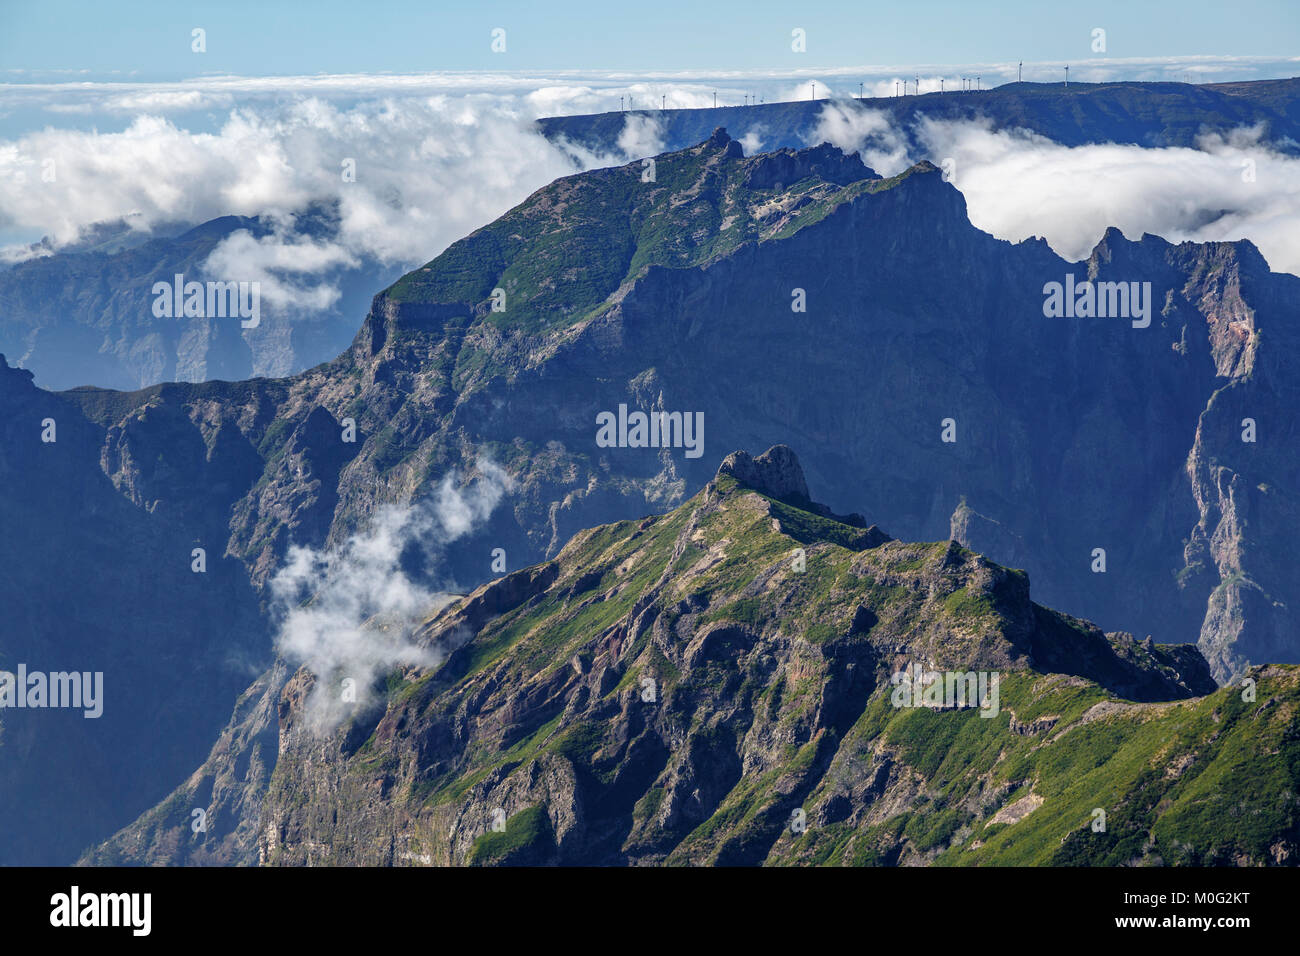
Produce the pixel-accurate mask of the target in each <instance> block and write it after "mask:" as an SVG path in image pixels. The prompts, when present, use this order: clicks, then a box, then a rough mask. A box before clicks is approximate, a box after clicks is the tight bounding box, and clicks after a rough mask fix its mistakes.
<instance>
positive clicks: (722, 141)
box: [702, 126, 745, 159]
mask: <svg viewBox="0 0 1300 956" xmlns="http://www.w3.org/2000/svg"><path fill="white" fill-rule="evenodd" d="M702 145H703V146H704V149H705V150H706V151H712V150H722V152H723V154H724V155H725V156H726V157H727V158H728V159H743V158H744V156H745V151H744V149H743V148H742V147H741V145H740V142H739V141H738V140H734V139H732V138H731V135H730V134H729V133H728V132H727V130H726V128H725V127H722V126H719V127H718V128H716V129H715V130H714V131H713V134H712V135H711V136H710V137H709V138H708V139H707V140H705V141H704V143H703V144H702Z"/></svg>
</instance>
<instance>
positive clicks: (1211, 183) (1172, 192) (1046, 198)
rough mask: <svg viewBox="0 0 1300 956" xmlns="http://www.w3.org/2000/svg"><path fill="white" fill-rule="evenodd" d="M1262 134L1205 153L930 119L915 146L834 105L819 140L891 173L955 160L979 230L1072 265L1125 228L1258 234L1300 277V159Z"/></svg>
mask: <svg viewBox="0 0 1300 956" xmlns="http://www.w3.org/2000/svg"><path fill="white" fill-rule="evenodd" d="M1262 133H1263V130H1262V128H1251V129H1239V130H1236V131H1234V132H1233V133H1232V135H1231V136H1229V137H1227V138H1223V137H1218V136H1204V137H1202V138H1201V139H1200V141H1199V142H1198V144H1197V145H1198V148H1195V149H1193V148H1186V147H1168V148H1160V149H1150V148H1143V147H1140V146H1129V145H1116V144H1113V143H1107V144H1098V145H1085V146H1073V147H1071V146H1063V145H1061V144H1059V143H1056V142H1053V141H1052V140H1049V139H1047V138H1045V137H1043V136H1040V135H1037V134H1035V133H1031V132H1028V131H1025V130H1001V131H994V130H993V129H992V128H991V126H990V124H989V123H988V122H986V121H966V120H962V121H950V120H934V119H931V118H929V117H924V116H923V117H922V118H921V119H920V121H919V122H918V124H917V128H916V130H915V134H916V136H915V139H916V141H917V142H919V143H920V144H921V145H920V148H919V149H914V148H912V147H910V146H909V144H908V138H907V137H906V136H904V135H903V132H902V131H901V130H899V129H898V128H896V127H895V126H893V125H892V121H891V119H890V117H889V115H888V114H886V113H883V112H881V111H879V110H872V109H865V108H859V107H857V106H855V105H853V104H849V103H828V104H827V105H826V107H825V108H824V109H823V110H822V113H821V116H820V120H819V123H818V126H817V128H816V129H815V131H814V133H813V134H812V136H811V137H810V140H811V141H813V142H822V141H823V140H825V141H827V142H830V143H833V144H834V145H836V146H839V147H840V148H841V149H845V150H849V151H856V152H859V153H860V154H861V156H862V158H863V161H864V162H866V163H867V165H868V166H870V167H872V168H873V169H875V170H876V171H877V172H878V173H880V174H881V175H885V176H891V175H894V174H896V173H898V172H901V171H902V170H903V169H905V168H907V167H908V166H909V165H910V164H911V163H912V162H914V161H915V160H917V159H921V158H928V159H930V160H931V161H932V162H934V163H936V164H942V163H943V161H944V160H946V159H950V160H952V162H953V166H952V170H953V185H954V186H956V187H957V188H958V189H959V190H960V191H961V193H962V195H963V196H964V197H965V199H966V206H967V210H968V213H969V215H970V219H971V222H972V223H973V224H974V225H975V226H977V227H978V228H980V229H983V230H984V231H986V232H989V233H992V234H993V235H995V236H997V237H998V238H999V239H1008V240H1011V241H1013V242H1017V241H1019V240H1022V239H1026V238H1030V237H1033V236H1041V237H1043V238H1044V239H1046V240H1047V242H1048V243H1049V244H1050V245H1051V247H1052V248H1053V249H1054V250H1055V251H1056V252H1057V254H1059V255H1061V256H1063V257H1064V258H1066V259H1070V260H1074V261H1077V260H1079V259H1084V258H1087V256H1088V255H1089V253H1090V252H1091V251H1092V249H1093V247H1094V246H1095V245H1096V243H1097V242H1098V240H1100V239H1101V237H1102V235H1103V234H1104V233H1105V231H1106V229H1107V228H1108V227H1110V226H1115V227H1117V228H1119V230H1120V231H1121V232H1123V233H1124V235H1125V236H1126V237H1128V238H1130V239H1137V238H1139V237H1141V236H1142V234H1143V233H1150V234H1152V235H1157V236H1161V237H1163V238H1165V239H1167V240H1169V241H1170V242H1183V241H1195V242H1223V241H1234V240H1238V239H1249V240H1250V241H1251V242H1253V243H1254V244H1255V245H1256V246H1257V247H1258V248H1259V250H1260V252H1261V253H1262V254H1263V255H1264V258H1265V259H1267V260H1268V263H1269V266H1270V267H1271V268H1272V269H1273V270H1274V271H1277V272H1291V273H1295V274H1298V275H1300V233H1298V232H1297V231H1296V229H1295V227H1294V224H1295V223H1296V222H1297V221H1300V160H1297V159H1295V158H1292V157H1288V156H1285V155H1282V154H1279V153H1277V152H1275V151H1273V150H1271V149H1269V148H1268V147H1267V146H1265V145H1262V144H1261V142H1260V138H1261V135H1262ZM1252 176H1253V178H1252Z"/></svg>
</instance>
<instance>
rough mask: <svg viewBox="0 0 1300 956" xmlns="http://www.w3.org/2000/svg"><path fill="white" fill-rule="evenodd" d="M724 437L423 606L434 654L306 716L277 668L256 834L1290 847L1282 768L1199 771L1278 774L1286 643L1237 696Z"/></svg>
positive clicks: (1284, 761)
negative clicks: (1281, 661) (936, 678)
mask: <svg viewBox="0 0 1300 956" xmlns="http://www.w3.org/2000/svg"><path fill="white" fill-rule="evenodd" d="M745 458H746V459H747V461H746V462H745V464H744V465H743V466H742V467H741V468H739V469H737V468H736V467H734V461H733V460H729V465H732V467H726V466H724V468H723V469H722V470H720V471H719V473H718V475H717V477H716V478H715V479H714V480H713V481H711V482H710V483H709V484H708V486H707V487H706V488H705V489H704V491H702V492H701V493H700V494H698V495H696V496H695V497H693V498H692V499H690V500H689V501H688V502H686V503H685V504H683V505H682V506H681V507H680V508H678V509H677V510H675V511H673V512H671V513H669V514H666V515H662V516H659V517H648V518H644V519H641V520H634V521H624V522H620V523H619V524H616V525H612V526H606V527H602V528H596V529H592V530H590V531H587V532H583V533H581V534H579V535H578V536H576V537H575V538H574V539H573V540H572V541H570V542H569V543H568V544H567V545H566V546H565V547H564V548H563V549H562V550H561V552H560V553H559V554H558V555H557V557H556V558H554V559H552V560H551V561H549V562H547V563H546V564H544V565H541V566H539V567H537V568H534V569H530V570H527V571H521V572H517V573H516V574H514V575H511V576H509V577H507V578H504V579H502V580H499V581H496V582H493V583H491V584H488V585H485V586H484V587H482V588H480V589H479V590H478V591H477V592H475V593H474V594H473V595H471V596H469V597H468V598H466V599H465V600H463V601H462V602H460V603H458V604H456V605H453V606H451V607H448V608H446V609H445V610H444V611H443V612H441V613H440V614H438V615H437V616H435V617H433V618H432V619H430V620H429V621H428V622H427V623H426V624H425V626H424V628H423V629H422V633H421V640H422V641H423V642H426V643H427V644H428V645H429V646H430V647H435V646H442V647H443V648H444V649H445V650H447V651H448V652H449V656H448V657H447V659H446V662H445V663H444V664H443V665H442V666H441V667H439V668H436V669H431V670H426V669H419V668H415V669H407V670H403V671H401V672H399V673H395V674H393V675H392V676H390V677H389V678H388V681H387V684H386V692H385V693H384V694H383V695H382V696H381V698H380V700H379V702H378V703H377V704H376V705H375V706H372V707H369V708H365V709H362V710H358V711H356V712H355V713H354V714H353V715H352V716H351V717H350V718H349V719H347V720H346V721H345V722H344V723H343V724H342V725H341V726H339V727H337V728H334V729H333V730H332V731H329V732H325V733H321V732H320V731H319V729H312V728H311V727H310V726H309V722H308V721H306V720H305V719H304V714H305V708H306V705H307V701H308V700H309V699H310V697H311V695H313V694H332V693H336V692H337V690H336V688H335V687H334V686H332V684H331V682H330V681H329V680H317V678H316V677H315V676H314V675H312V674H310V673H308V672H306V671H301V672H299V673H298V674H297V675H295V676H294V677H293V678H292V680H290V681H289V682H288V684H287V687H286V689H285V692H284V694H283V697H282V700H281V705H280V715H279V717H280V720H279V739H280V759H279V762H278V764H277V766H276V769H275V772H274V774H273V776H272V780H271V784H270V788H269V795H268V798H267V802H266V805H265V807H264V811H263V825H262V827H261V828H260V830H259V836H258V853H259V859H260V860H261V861H262V862H265V863H271V864H287V865H300V864H327V863H328V864H344V865H355V864H362V865H421V864H442V865H446V864H453V865H460V864H494V863H505V864H551V863H562V864H563V863H567V864H648V863H670V864H671V863H710V864H758V863H778V864H780V863H827V862H830V863H854V864H863V863H898V864H918V863H930V862H935V861H941V862H945V863H976V862H980V863H1005V862H1021V863H1023V862H1034V863H1057V864H1059V863H1083V862H1087V863H1109V864H1115V863H1131V862H1137V861H1148V862H1155V861H1164V862H1169V863H1175V862H1196V863H1210V862H1219V863H1275V862H1285V861H1287V860H1292V861H1293V860H1294V859H1295V858H1296V851H1297V837H1298V836H1300V831H1298V830H1297V811H1298V810H1300V808H1298V807H1297V801H1296V798H1295V796H1294V794H1293V793H1291V790H1290V788H1288V787H1283V793H1282V794H1280V795H1279V794H1267V790H1266V789H1265V790H1256V789H1254V787H1253V786H1249V787H1248V786H1247V785H1246V784H1245V783H1244V781H1238V782H1237V783H1236V784H1233V785H1231V787H1230V792H1226V791H1221V790H1220V789H1219V788H1220V787H1223V786H1224V785H1225V780H1231V779H1233V776H1234V774H1233V770H1232V768H1233V767H1234V766H1236V763H1235V761H1237V760H1238V759H1243V758H1244V759H1250V760H1251V761H1252V768H1253V769H1252V778H1256V779H1268V780H1276V781H1278V782H1279V783H1280V782H1282V781H1284V780H1285V779H1286V776H1287V774H1289V773H1290V772H1291V762H1292V761H1294V760H1295V759H1296V753H1297V749H1296V748H1297V746H1298V745H1297V742H1296V740H1295V735H1294V728H1293V727H1291V726H1290V722H1292V721H1293V720H1294V717H1295V714H1296V706H1297V703H1300V680H1298V678H1300V672H1297V670H1296V669H1295V668H1280V667H1275V668H1271V669H1269V670H1267V671H1262V672H1258V673H1256V675H1255V676H1256V677H1257V678H1258V679H1259V680H1260V690H1259V693H1260V697H1259V701H1260V703H1257V704H1252V705H1247V704H1245V703H1244V702H1243V701H1242V700H1241V695H1240V693H1239V692H1238V691H1228V690H1224V691H1218V692H1215V685H1214V682H1213V681H1212V680H1211V679H1210V676H1209V671H1208V667H1207V666H1206V664H1205V661H1204V660H1203V658H1201V656H1200V655H1199V654H1198V653H1197V652H1196V650H1195V649H1194V648H1192V647H1190V646H1182V647H1171V646H1162V645H1154V644H1152V643H1150V642H1145V643H1142V644H1139V643H1137V642H1135V641H1134V640H1133V639H1132V637H1131V636H1128V635H1103V634H1102V633H1101V632H1100V631H1099V630H1098V629H1097V628H1095V627H1094V626H1092V625H1090V624H1088V623H1086V622H1083V621H1079V620H1077V619H1074V618H1070V617H1067V616H1065V615H1061V614H1058V613H1056V612H1054V611H1050V610H1048V609H1046V608H1043V607H1041V606H1040V605H1037V604H1035V603H1033V602H1032V601H1031V600H1030V598H1029V586H1028V581H1027V579H1026V577H1025V575H1024V574H1023V572H1019V571H1010V570H1007V569H1005V568H1002V567H999V566H997V565H994V564H992V563H991V562H989V561H987V560H986V559H984V558H982V557H980V556H978V555H976V554H973V553H971V552H970V551H967V550H966V549H964V548H962V547H961V546H959V545H958V544H957V543H956V542H952V541H949V542H941V543H937V544H905V543H902V542H899V541H895V540H892V539H890V538H889V537H888V536H886V535H884V534H883V533H881V532H879V531H878V530H877V529H875V528H874V527H872V528H871V529H863V528H861V527H860V524H859V523H857V522H852V523H846V522H845V521H843V520H842V519H839V518H837V517H835V516H827V513H826V510H825V509H821V508H818V509H812V510H806V509H805V508H803V507H799V506H796V505H794V504H791V503H790V499H791V495H790V494H789V492H790V489H791V482H790V480H789V479H790V476H791V475H792V463H793V456H792V455H791V454H790V452H789V450H788V449H783V448H782V449H773V450H772V451H770V452H768V453H767V454H765V455H763V456H760V457H759V458H757V459H748V456H745ZM797 467H798V466H797V463H796V464H793V469H797ZM738 473H740V474H743V475H744V477H745V479H746V481H747V482H749V483H742V481H740V480H738V478H737V474H738ZM802 482H803V479H802V476H801V475H799V476H798V478H797V483H798V484H799V485H802ZM916 665H922V666H923V667H924V669H925V670H935V671H941V672H954V673H962V674H965V673H967V672H976V673H982V674H983V675H984V677H985V678H990V677H991V672H996V673H997V675H998V676H997V677H996V678H993V680H994V681H995V682H996V683H995V685H993V686H996V688H997V689H996V690H995V692H994V693H995V695H996V697H997V699H996V700H994V699H993V698H992V697H990V696H989V694H988V693H987V690H986V692H984V695H983V696H982V697H980V698H979V701H980V706H975V705H974V699H975V698H974V697H972V698H971V699H969V700H966V701H965V703H968V704H970V705H971V706H969V707H961V706H957V704H958V703H959V701H957V700H956V698H953V699H952V700H949V701H947V702H946V704H945V703H944V702H940V704H941V705H940V706H937V707H928V706H920V704H919V699H918V703H917V705H916V706H913V705H912V704H911V703H910V702H908V701H903V700H902V698H900V696H899V687H900V686H901V683H902V682H900V681H899V680H898V678H897V677H896V676H895V675H899V674H910V673H912V670H911V669H912V668H913V667H914V666H916ZM977 679H978V678H977ZM985 686H986V688H987V686H990V685H985ZM1195 694H1209V695H1210V696H1208V697H1200V698H1196V697H1193V696H1192V695H1195ZM1160 701H1171V702H1172V703H1160ZM991 703H992V705H996V706H992V705H991ZM1266 794H1267V795H1266ZM1239 801H1244V803H1242V802H1239ZM1230 805H1232V806H1236V807H1237V808H1238V811H1239V812H1236V813H1229V812H1227V807H1228V806H1230ZM1096 808H1102V809H1103V810H1104V812H1105V814H1106V816H1107V820H1108V822H1107V824H1106V829H1105V831H1104V832H1101V833H1098V832H1094V831H1093V829H1092V826H1091V824H1092V821H1093V820H1094V819H1095V815H1094V810H1095V809H1096ZM1246 817H1250V818H1251V819H1252V820H1253V821H1255V822H1254V823H1252V824H1250V825H1238V823H1237V821H1239V820H1242V819H1244V818H1246ZM1211 820H1212V821H1214V822H1213V824H1212V825H1210V824H1209V822H1208V821H1211ZM792 824H793V825H792Z"/></svg>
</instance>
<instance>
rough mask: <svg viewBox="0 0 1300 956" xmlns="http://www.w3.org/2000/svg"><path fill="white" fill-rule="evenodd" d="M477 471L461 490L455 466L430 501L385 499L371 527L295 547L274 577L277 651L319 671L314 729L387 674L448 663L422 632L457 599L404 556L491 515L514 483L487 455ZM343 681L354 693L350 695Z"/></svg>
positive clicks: (433, 548) (359, 704) (433, 550)
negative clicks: (334, 540) (328, 544)
mask: <svg viewBox="0 0 1300 956" xmlns="http://www.w3.org/2000/svg"><path fill="white" fill-rule="evenodd" d="M477 470H478V472H479V475H478V478H477V480H476V481H474V482H472V483H470V484H469V485H467V486H466V487H465V488H463V489H462V488H459V487H458V478H457V476H456V475H455V474H451V475H448V476H447V477H446V478H445V479H444V480H443V482H442V484H441V485H440V486H439V488H438V491H437V493H436V494H435V495H434V497H433V498H431V499H429V500H425V501H421V502H417V503H414V504H410V505H406V506H397V505H387V506H384V507H382V508H381V509H380V510H379V511H378V512H377V513H376V514H375V517H374V521H373V522H372V523H371V525H370V526H369V528H367V529H366V530H365V531H363V532H360V533H358V534H355V535H353V536H352V537H351V538H349V539H348V541H347V542H346V543H344V544H343V545H342V546H341V547H338V548H334V549H330V550H325V551H318V550H315V549H313V548H307V547H293V548H290V550H289V552H288V554H287V555H286V557H285V562H284V565H283V566H282V567H281V569H280V570H279V571H278V572H277V573H276V574H275V576H274V577H273V578H272V580H271V584H270V589H271V594H272V598H273V601H274V611H275V612H276V613H277V614H278V616H279V618H280V621H281V623H280V628H279V633H278V635H277V637H276V649H277V651H278V652H279V653H280V654H281V655H282V656H283V657H284V658H285V659H286V660H288V661H289V662H291V663H292V664H296V665H305V666H306V667H307V668H308V670H310V671H311V673H312V674H313V675H314V676H315V677H316V684H315V686H314V687H313V689H312V692H311V694H310V696H309V698H308V701H307V705H306V712H307V720H308V725H309V726H311V727H312V728H313V729H315V730H316V731H318V732H328V731H330V730H332V729H333V728H335V727H337V726H338V725H339V724H340V723H341V722H342V721H344V720H345V719H347V717H349V716H350V715H351V714H353V713H355V712H356V710H357V709H358V708H364V707H365V705H366V704H367V703H368V702H369V700H370V696H371V686H372V685H373V684H374V682H375V681H376V679H377V678H379V677H380V676H382V675H384V674H385V673H388V672H390V671H392V670H394V669H396V668H398V667H403V666H418V667H433V666H436V665H437V664H439V663H440V662H441V660H442V656H441V653H440V652H439V651H438V650H436V649H433V648H429V647H422V646H420V645H419V644H418V643H416V641H415V640H414V632H415V630H416V628H417V627H418V626H419V624H420V623H421V622H422V621H424V620H425V619H427V618H428V617H429V616H431V615H432V614H433V613H434V612H435V611H436V610H437V609H438V608H439V607H441V606H442V605H444V604H446V603H447V602H448V601H449V600H451V598H450V597H449V596H448V595H447V594H446V593H445V592H443V591H440V590H438V589H437V588H435V587H433V586H430V585H428V584H425V583H421V582H419V581H416V580H415V579H414V578H412V577H411V576H410V575H408V574H407V573H406V571H405V570H403V567H402V556H403V554H404V553H406V552H407V551H408V549H411V548H418V549H421V550H422V551H423V553H424V554H425V555H426V556H427V557H436V554H437V551H438V549H439V548H440V547H441V546H442V545H444V544H446V543H447V542H450V541H452V540H454V539H456V538H460V537H463V536H464V535H466V534H469V533H470V532H471V531H473V530H474V529H475V528H477V527H478V526H479V525H481V524H482V523H483V522H484V521H486V520H487V518H488V517H489V516H490V515H491V513H492V511H493V510H494V509H495V508H496V506H497V505H498V504H499V503H500V501H501V499H502V497H503V496H504V495H505V494H506V493H507V492H508V491H509V490H510V487H511V482H510V479H509V477H508V476H507V475H506V473H505V472H504V471H502V470H501V468H499V467H498V466H496V465H494V464H493V463H491V462H488V461H480V462H479V463H478V465H477ZM345 681H350V684H348V685H345V684H344V682H345ZM345 686H346V687H347V688H348V690H349V692H350V693H351V694H352V699H345V698H346V697H347V696H348V695H345V693H344V688H345Z"/></svg>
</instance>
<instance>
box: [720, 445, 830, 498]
mask: <svg viewBox="0 0 1300 956" xmlns="http://www.w3.org/2000/svg"><path fill="white" fill-rule="evenodd" d="M722 475H731V476H732V477H733V478H735V479H736V480H737V481H739V482H740V483H741V484H742V485H748V486H749V487H750V488H753V489H754V490H755V491H758V492H762V493H763V494H765V495H770V496H771V497H773V498H780V499H782V500H787V499H793V500H795V501H809V500H811V497H812V496H811V495H809V494H808V482H807V481H806V480H805V479H804V476H803V468H802V466H800V464H799V457H798V456H797V455H796V454H795V453H794V451H793V450H792V449H791V448H790V447H789V446H788V445H773V446H772V447H771V448H769V449H768V450H767V451H765V452H763V454H761V455H759V456H758V457H757V458H755V457H753V456H752V455H750V453H749V452H747V451H734V452H732V453H731V454H730V455H728V456H727V457H726V458H724V459H723V461H722V464H721V465H719V466H718V476H719V477H721V476H722Z"/></svg>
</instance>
